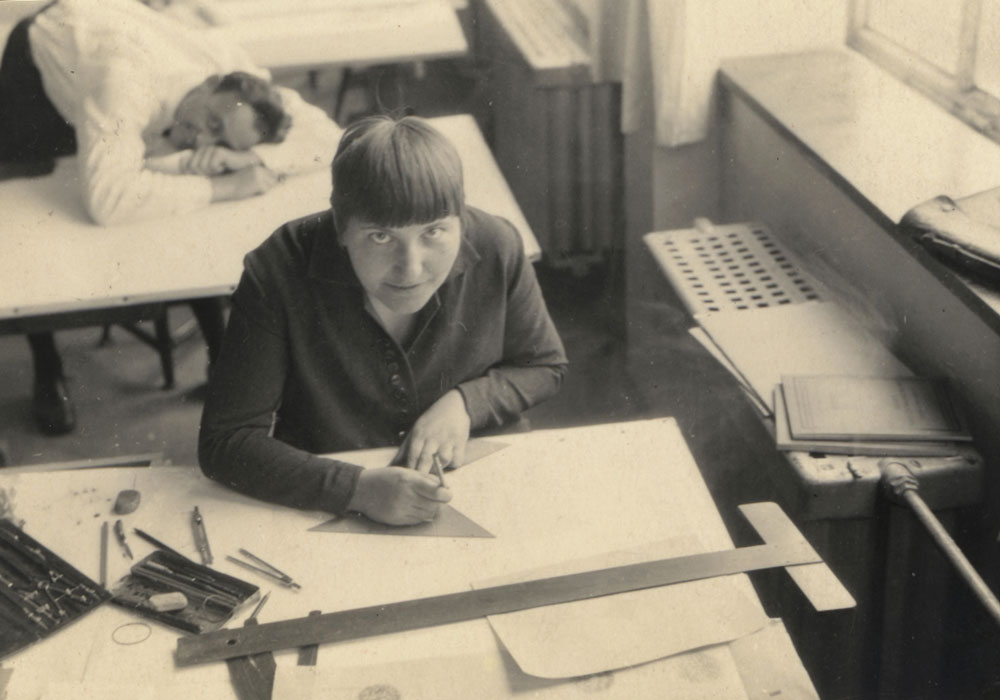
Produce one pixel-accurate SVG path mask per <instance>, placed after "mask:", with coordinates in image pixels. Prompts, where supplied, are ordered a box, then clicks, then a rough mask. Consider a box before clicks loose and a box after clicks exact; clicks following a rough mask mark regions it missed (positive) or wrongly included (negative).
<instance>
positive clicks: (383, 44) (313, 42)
mask: <svg viewBox="0 0 1000 700" xmlns="http://www.w3.org/2000/svg"><path fill="white" fill-rule="evenodd" d="M211 5H212V7H213V10H217V11H218V14H219V18H218V19H217V22H218V24H217V26H216V27H214V28H212V29H211V30H210V31H217V32H220V33H222V34H224V35H225V36H227V37H229V38H230V39H232V40H233V41H235V42H236V43H239V44H241V45H242V46H243V47H244V48H245V49H246V50H247V52H248V53H249V54H250V55H251V56H252V57H253V59H254V61H256V62H257V63H258V64H259V65H262V66H265V67H267V68H269V69H271V70H286V69H293V68H307V69H308V68H321V67H323V66H330V65H346V64H351V65H357V64H366V63H398V62H405V61H423V60H431V59H436V58H448V57H452V56H461V55H463V54H465V53H466V52H467V51H468V43H467V42H466V39H465V35H464V34H463V32H462V27H461V24H460V23H459V21H458V17H457V15H456V9H455V7H454V6H453V5H452V4H451V3H449V2H445V0H305V1H304V2H295V3H293V4H289V3H287V2H282V1H281V0H215V2H214V3H211Z"/></svg>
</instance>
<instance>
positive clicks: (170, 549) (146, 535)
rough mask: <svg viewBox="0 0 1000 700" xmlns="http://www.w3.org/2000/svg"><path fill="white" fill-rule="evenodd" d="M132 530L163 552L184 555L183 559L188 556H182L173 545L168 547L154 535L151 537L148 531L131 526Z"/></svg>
mask: <svg viewBox="0 0 1000 700" xmlns="http://www.w3.org/2000/svg"><path fill="white" fill-rule="evenodd" d="M132 532H134V533H135V534H136V535H138V536H139V537H141V538H142V539H144V540H146V541H147V542H149V543H150V544H151V545H153V546H154V547H156V548H157V549H162V550H163V551H164V552H170V553H171V554H176V555H177V556H179V557H184V558H185V559H187V558H188V557H185V556H184V555H183V554H181V553H180V552H178V551H177V550H176V549H174V548H173V547H168V546H167V545H165V544H164V543H163V542H160V541H159V540H158V539H156V538H155V537H153V536H152V535H151V534H149V533H148V532H145V531H143V530H140V529H139V528H137V527H135V528H132Z"/></svg>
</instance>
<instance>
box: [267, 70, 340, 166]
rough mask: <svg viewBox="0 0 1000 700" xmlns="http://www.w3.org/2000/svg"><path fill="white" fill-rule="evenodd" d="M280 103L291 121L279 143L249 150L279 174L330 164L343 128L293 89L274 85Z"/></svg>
mask: <svg viewBox="0 0 1000 700" xmlns="http://www.w3.org/2000/svg"><path fill="white" fill-rule="evenodd" d="M278 91H279V93H280V94H281V104H282V108H283V109H284V110H285V113H286V114H288V116H289V117H290V118H291V120H292V125H291V128H290V129H289V130H288V134H287V135H286V136H285V138H284V140H283V141H282V142H281V143H262V144H259V145H257V146H254V148H253V151H254V153H256V154H257V156H258V157H259V158H260V159H261V161H262V162H263V163H264V165H266V166H267V167H268V168H270V169H271V170H273V171H274V172H276V173H279V174H281V175H297V174H299V173H307V172H312V171H314V170H320V169H323V168H328V167H330V163H332V162H333V155H334V153H336V151H337V144H338V143H340V136H341V134H342V133H343V130H342V129H341V128H340V127H339V126H337V123H336V122H335V121H333V120H332V119H330V117H328V116H327V115H326V113H325V112H324V111H323V110H321V109H320V108H319V107H315V106H313V105H311V104H309V103H308V102H306V101H305V100H303V99H302V97H301V96H299V94H298V93H297V92H295V91H294V90H290V89H288V88H282V87H279V88H278Z"/></svg>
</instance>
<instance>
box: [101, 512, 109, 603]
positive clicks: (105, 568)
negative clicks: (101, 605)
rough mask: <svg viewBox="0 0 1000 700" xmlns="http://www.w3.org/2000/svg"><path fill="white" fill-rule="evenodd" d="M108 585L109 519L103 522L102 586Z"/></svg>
mask: <svg viewBox="0 0 1000 700" xmlns="http://www.w3.org/2000/svg"><path fill="white" fill-rule="evenodd" d="M107 586H108V521H107V520H105V521H104V522H103V523H101V588H107Z"/></svg>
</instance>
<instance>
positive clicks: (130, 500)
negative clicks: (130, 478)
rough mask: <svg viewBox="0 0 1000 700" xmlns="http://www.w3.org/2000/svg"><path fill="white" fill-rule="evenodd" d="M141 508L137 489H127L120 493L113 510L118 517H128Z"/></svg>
mask: <svg viewBox="0 0 1000 700" xmlns="http://www.w3.org/2000/svg"><path fill="white" fill-rule="evenodd" d="M138 507H139V492H138V491H136V490H135V489H125V490H124V491H119V492H118V498H116V499H115V505H114V507H113V508H112V510H113V511H114V512H115V514H116V515H128V514H129V513H131V512H132V511H134V510H135V509H136V508H138Z"/></svg>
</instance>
